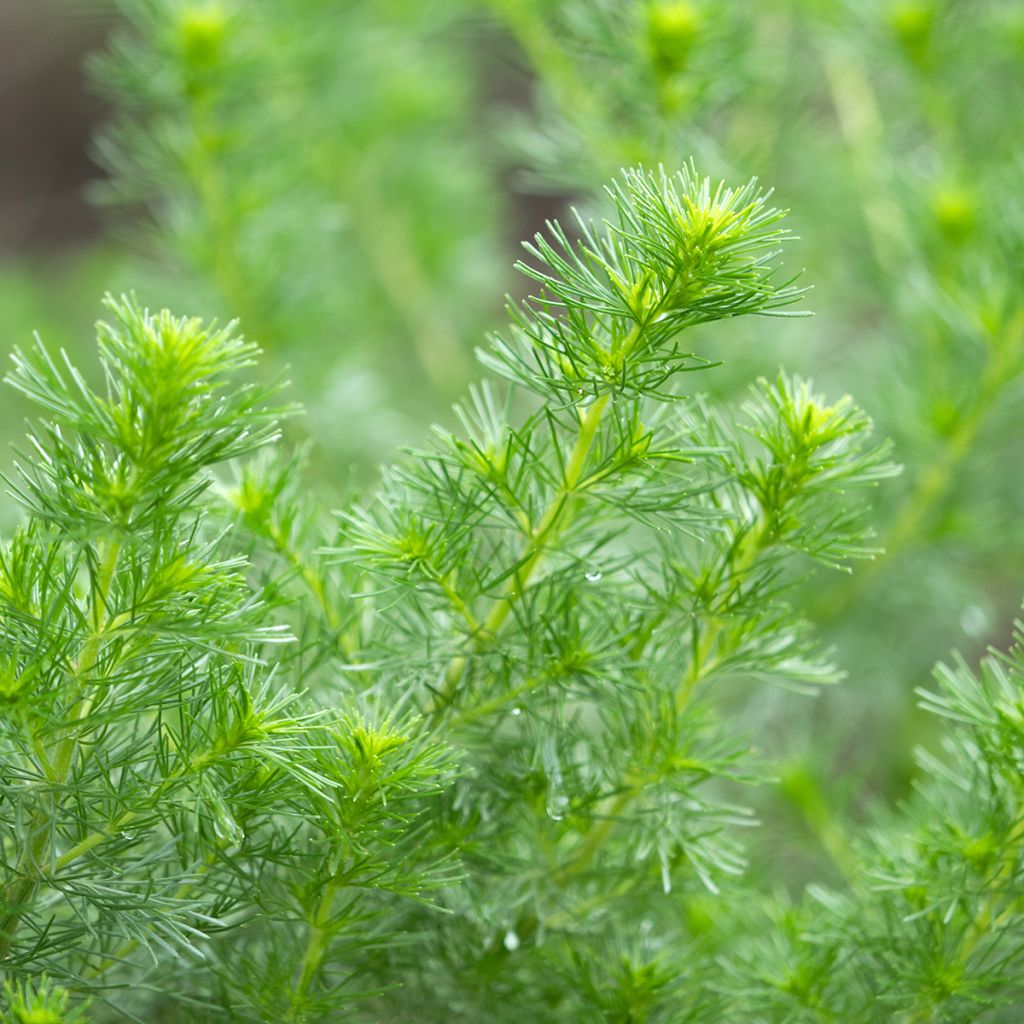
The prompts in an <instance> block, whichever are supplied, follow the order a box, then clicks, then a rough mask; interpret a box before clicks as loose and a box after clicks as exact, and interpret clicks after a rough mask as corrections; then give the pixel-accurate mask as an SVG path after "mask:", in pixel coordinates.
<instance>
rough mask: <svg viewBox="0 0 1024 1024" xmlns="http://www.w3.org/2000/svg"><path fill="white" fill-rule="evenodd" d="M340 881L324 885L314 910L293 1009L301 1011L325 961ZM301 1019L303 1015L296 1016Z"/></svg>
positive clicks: (294, 994)
mask: <svg viewBox="0 0 1024 1024" xmlns="http://www.w3.org/2000/svg"><path fill="white" fill-rule="evenodd" d="M339 889H340V883H339V882H338V880H337V879H332V880H331V881H330V882H328V883H327V885H326V886H324V889H323V892H321V893H320V898H319V900H317V904H316V909H315V911H314V912H313V918H312V921H311V927H310V932H309V938H308V940H307V941H306V950H305V952H304V953H303V956H302V964H301V966H300V968H299V978H298V981H297V982H296V984H295V990H294V992H293V993H292V1011H293V1015H294V1014H295V1013H296V1012H301V1009H302V1007H303V1006H304V1004H305V1002H306V997H307V996H308V994H309V990H310V987H311V986H312V984H313V981H314V980H315V978H316V975H317V972H318V971H319V970H320V966H321V964H322V963H323V960H324V955H325V954H326V952H327V947H328V944H329V943H330V928H329V927H328V926H329V924H330V920H331V913H332V911H333V909H334V901H335V899H336V898H337V895H338V890H339ZM296 1019H297V1020H301V1019H302V1018H301V1017H296Z"/></svg>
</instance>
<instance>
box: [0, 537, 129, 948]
mask: <svg viewBox="0 0 1024 1024" xmlns="http://www.w3.org/2000/svg"><path fill="white" fill-rule="evenodd" d="M120 553H121V546H120V544H118V543H117V542H115V541H101V542H100V544H99V563H98V566H97V570H96V575H95V577H94V582H93V590H92V606H91V609H90V616H89V617H90V619H91V620H92V629H91V632H90V634H89V637H88V639H87V640H86V641H85V643H84V644H83V645H82V650H81V652H80V653H79V656H78V660H77V662H76V664H75V666H74V680H75V683H76V692H75V693H74V694H73V697H72V703H71V712H70V715H69V716H68V720H67V722H66V723H65V727H66V729H67V735H66V736H65V737H64V739H63V740H61V742H60V744H59V745H58V746H57V751H56V753H55V755H54V757H53V759H52V762H51V766H50V770H49V771H48V772H47V783H48V789H49V790H50V791H51V795H50V796H48V797H47V799H46V803H47V806H40V807H37V808H36V811H35V813H34V814H33V815H32V823H31V825H30V827H29V839H28V842H27V843H26V844H25V846H24V847H23V849H22V853H21V857H20V859H19V861H18V867H17V874H18V875H20V876H21V879H20V881H16V882H12V883H11V884H10V885H9V886H8V888H7V890H6V891H5V893H4V902H5V903H6V905H7V907H8V909H7V912H6V913H5V915H4V917H3V918H2V919H0V961H3V960H5V959H6V958H7V955H8V953H9V952H10V948H11V943H12V942H13V941H14V934H15V932H16V931H17V929H18V925H19V924H20V922H21V917H22V914H23V912H24V907H25V904H26V903H27V902H28V901H29V900H30V899H31V898H32V896H33V894H34V893H35V891H36V889H37V888H38V886H39V882H40V880H41V878H42V871H43V868H44V866H45V865H46V864H47V862H48V861H49V860H50V859H51V855H52V849H53V837H54V830H55V828H56V820H55V817H56V811H57V807H58V804H59V795H57V794H56V791H57V790H59V789H60V788H61V787H62V786H63V785H64V783H65V782H67V779H68V776H69V775H70V774H71V770H72V768H73V766H74V760H75V752H76V749H77V745H78V730H77V726H78V724H79V723H80V722H81V721H82V720H83V719H85V718H86V717H87V716H88V714H89V711H90V709H91V708H92V704H93V701H94V699H95V690H93V691H92V692H90V691H89V679H88V677H89V676H90V674H91V673H92V672H93V671H94V670H95V668H96V665H97V663H98V662H99V656H100V652H101V650H102V647H103V633H104V629H105V628H106V624H107V620H108V615H107V604H108V602H109V600H110V587H111V583H112V582H113V579H114V571H115V569H116V568H117V559H118V557H119V555H120Z"/></svg>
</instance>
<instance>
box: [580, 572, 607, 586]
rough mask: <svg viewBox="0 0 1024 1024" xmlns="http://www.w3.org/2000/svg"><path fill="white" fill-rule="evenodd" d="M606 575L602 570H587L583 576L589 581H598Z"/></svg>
mask: <svg viewBox="0 0 1024 1024" xmlns="http://www.w3.org/2000/svg"><path fill="white" fill-rule="evenodd" d="M603 575H604V573H602V572H585V573H584V574H583V578H584V579H585V580H586V581H587V582H588V583H597V581H598V580H599V579H600V578H601V577H602V576H603Z"/></svg>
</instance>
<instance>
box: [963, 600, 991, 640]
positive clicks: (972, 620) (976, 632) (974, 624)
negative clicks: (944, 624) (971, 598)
mask: <svg viewBox="0 0 1024 1024" xmlns="http://www.w3.org/2000/svg"><path fill="white" fill-rule="evenodd" d="M960 628H961V629H962V630H963V631H964V632H965V633H966V634H967V635H968V636H969V637H971V638H972V639H974V640H980V639H981V638H982V637H983V636H984V635H985V634H986V633H987V632H988V628H989V622H988V615H986V614H985V609H984V608H979V607H978V606H977V605H976V604H970V605H968V606H967V607H966V608H965V609H964V610H963V613H962V614H961V615H960Z"/></svg>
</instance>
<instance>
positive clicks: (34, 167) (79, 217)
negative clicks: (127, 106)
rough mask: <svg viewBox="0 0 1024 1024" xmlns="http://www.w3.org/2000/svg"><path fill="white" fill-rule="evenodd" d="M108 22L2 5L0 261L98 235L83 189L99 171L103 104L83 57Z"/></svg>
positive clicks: (53, 8)
mask: <svg viewBox="0 0 1024 1024" xmlns="http://www.w3.org/2000/svg"><path fill="white" fill-rule="evenodd" d="M105 24H106V21H105V19H104V18H103V17H102V15H100V14H99V13H97V10H96V9H95V8H85V7H84V5H83V4H81V3H75V2H74V0H64V2H61V0H0V258H5V257H10V256H12V255H14V254H16V253H18V254H25V253H26V252H30V251H33V250H39V249H51V248H59V247H63V246H67V245H74V244H77V243H81V242H83V241H87V240H89V239H91V238H92V237H94V236H95V235H96V234H97V233H98V232H99V230H100V224H99V219H98V218H97V216H96V212H95V211H94V210H93V209H92V208H91V207H90V206H89V204H88V203H87V202H86V201H85V198H84V196H83V187H84V185H85V184H86V183H87V182H89V181H91V180H93V179H95V178H96V177H98V176H99V174H100V171H99V168H97V167H96V165H95V164H94V163H93V162H92V161H91V160H90V159H89V156H88V153H89V138H90V135H91V133H92V131H93V128H94V126H95V124H96V122H97V120H98V119H99V118H100V117H101V115H102V105H101V104H100V103H99V101H98V100H97V99H96V97H95V96H94V95H92V93H91V91H90V89H89V87H88V84H87V82H86V78H85V74H84V72H83V69H82V61H83V58H84V56H85V54H87V53H88V52H89V51H91V50H94V49H95V48H96V46H97V45H98V44H99V42H100V40H101V39H102V38H103V35H104V30H105Z"/></svg>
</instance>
